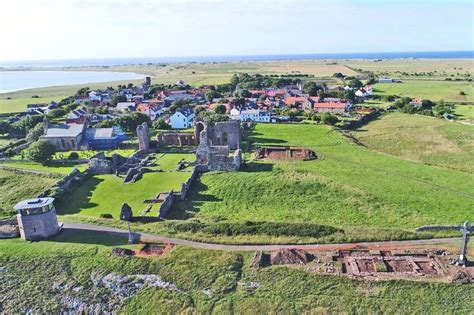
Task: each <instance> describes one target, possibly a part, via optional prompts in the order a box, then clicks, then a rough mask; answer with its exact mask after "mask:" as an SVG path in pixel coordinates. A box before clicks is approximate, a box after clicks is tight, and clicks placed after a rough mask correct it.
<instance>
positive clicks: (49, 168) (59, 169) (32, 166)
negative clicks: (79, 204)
mask: <svg viewBox="0 0 474 315" xmlns="http://www.w3.org/2000/svg"><path fill="white" fill-rule="evenodd" d="M1 166H6V167H8V168H15V169H25V170H33V171H41V172H49V173H58V174H64V175H65V174H69V173H71V171H72V170H73V169H74V168H77V169H78V170H80V171H81V172H82V171H84V170H85V169H86V168H87V164H73V165H42V164H39V163H34V162H8V163H2V162H0V167H1Z"/></svg>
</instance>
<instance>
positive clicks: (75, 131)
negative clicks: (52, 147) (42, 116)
mask: <svg viewBox="0 0 474 315" xmlns="http://www.w3.org/2000/svg"><path fill="white" fill-rule="evenodd" d="M83 130H84V124H63V125H49V126H48V130H47V131H46V134H45V135H44V136H42V137H43V138H58V137H77V136H78V135H80V134H81V133H82V131H83Z"/></svg>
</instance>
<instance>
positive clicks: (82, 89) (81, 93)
mask: <svg viewBox="0 0 474 315" xmlns="http://www.w3.org/2000/svg"><path fill="white" fill-rule="evenodd" d="M89 91H90V88H89V87H88V86H86V87H83V88H80V89H79V90H78V91H77V92H76V94H77V95H86V94H87V93H89Z"/></svg>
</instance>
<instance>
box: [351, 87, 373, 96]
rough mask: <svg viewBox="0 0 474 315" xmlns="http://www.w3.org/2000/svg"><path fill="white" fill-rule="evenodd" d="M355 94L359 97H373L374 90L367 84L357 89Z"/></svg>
mask: <svg viewBox="0 0 474 315" xmlns="http://www.w3.org/2000/svg"><path fill="white" fill-rule="evenodd" d="M355 95H356V96H357V97H362V98H365V97H371V96H372V95H373V92H372V87H371V86H370V85H368V86H365V87H363V88H361V89H359V90H357V91H356V92H355Z"/></svg>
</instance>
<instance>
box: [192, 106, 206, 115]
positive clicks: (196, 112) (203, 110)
mask: <svg viewBox="0 0 474 315" xmlns="http://www.w3.org/2000/svg"><path fill="white" fill-rule="evenodd" d="M205 111H206V109H205V108H204V107H203V106H196V107H195V108H194V114H196V116H197V115H199V113H201V112H205Z"/></svg>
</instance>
